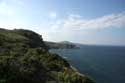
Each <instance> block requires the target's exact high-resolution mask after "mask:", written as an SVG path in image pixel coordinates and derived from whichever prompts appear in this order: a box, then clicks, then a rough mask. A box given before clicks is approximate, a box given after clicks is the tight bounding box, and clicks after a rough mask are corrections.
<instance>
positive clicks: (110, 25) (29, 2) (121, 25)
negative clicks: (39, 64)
mask: <svg viewBox="0 0 125 83" xmlns="http://www.w3.org/2000/svg"><path fill="white" fill-rule="evenodd" d="M0 27H1V28H6V29H20V28H23V29H29V30H33V31H35V32H37V33H39V34H41V35H42V37H43V39H44V40H45V41H55V42H59V41H71V42H76V43H82V44H97V45H121V46H123V45H125V0H0Z"/></svg>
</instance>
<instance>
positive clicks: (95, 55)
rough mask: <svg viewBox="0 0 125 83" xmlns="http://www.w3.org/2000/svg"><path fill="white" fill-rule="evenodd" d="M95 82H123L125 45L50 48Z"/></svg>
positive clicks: (124, 78)
mask: <svg viewBox="0 0 125 83" xmlns="http://www.w3.org/2000/svg"><path fill="white" fill-rule="evenodd" d="M50 52H52V53H57V54H59V55H60V56H62V57H63V58H65V59H67V60H68V62H69V63H70V64H71V65H73V66H74V67H75V68H76V69H78V71H79V72H81V73H83V74H86V75H87V76H89V77H90V78H92V79H93V80H94V81H95V82H96V83H125V47H121V46H89V45H88V46H87V45H83V46H81V48H80V49H51V50H50Z"/></svg>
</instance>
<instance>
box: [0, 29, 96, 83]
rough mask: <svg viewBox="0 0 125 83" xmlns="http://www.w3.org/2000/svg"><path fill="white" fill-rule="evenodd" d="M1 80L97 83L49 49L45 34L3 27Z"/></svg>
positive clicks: (0, 37) (1, 82)
mask: <svg viewBox="0 0 125 83" xmlns="http://www.w3.org/2000/svg"><path fill="white" fill-rule="evenodd" d="M0 83H94V82H93V81H91V80H90V79H89V78H88V77H86V76H83V75H80V74H78V72H76V71H75V70H73V69H72V68H71V67H70V64H69V63H68V62H67V61H66V60H65V59H63V58H62V57H60V56H58V55H57V54H51V53H49V52H48V47H47V46H46V45H45V44H44V42H43V39H42V36H40V35H39V34H37V33H35V32H33V31H29V30H23V29H18V30H16V29H15V30H5V29H0Z"/></svg>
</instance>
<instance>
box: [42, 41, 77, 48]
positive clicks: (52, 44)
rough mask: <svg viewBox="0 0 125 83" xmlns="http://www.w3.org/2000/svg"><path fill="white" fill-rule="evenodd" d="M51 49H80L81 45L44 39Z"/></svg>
mask: <svg viewBox="0 0 125 83" xmlns="http://www.w3.org/2000/svg"><path fill="white" fill-rule="evenodd" d="M44 42H45V44H46V45H47V46H48V47H49V48H50V49H78V48H79V47H78V46H77V45H75V44H74V43H71V42H68V41H66V42H50V41H44Z"/></svg>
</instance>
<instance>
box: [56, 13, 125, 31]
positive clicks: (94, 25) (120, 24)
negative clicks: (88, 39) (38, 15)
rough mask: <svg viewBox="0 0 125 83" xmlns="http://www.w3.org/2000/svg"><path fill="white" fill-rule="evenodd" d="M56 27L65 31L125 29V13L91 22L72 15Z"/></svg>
mask: <svg viewBox="0 0 125 83" xmlns="http://www.w3.org/2000/svg"><path fill="white" fill-rule="evenodd" d="M60 25H61V26H60ZM55 26H56V27H57V26H60V27H61V28H62V29H64V30H82V29H103V28H125V13H124V12H122V13H119V14H110V15H105V16H102V17H98V18H95V19H89V20H87V19H83V18H82V16H80V15H73V14H72V15H69V16H68V17H67V18H65V19H62V20H61V24H56V23H55Z"/></svg>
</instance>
